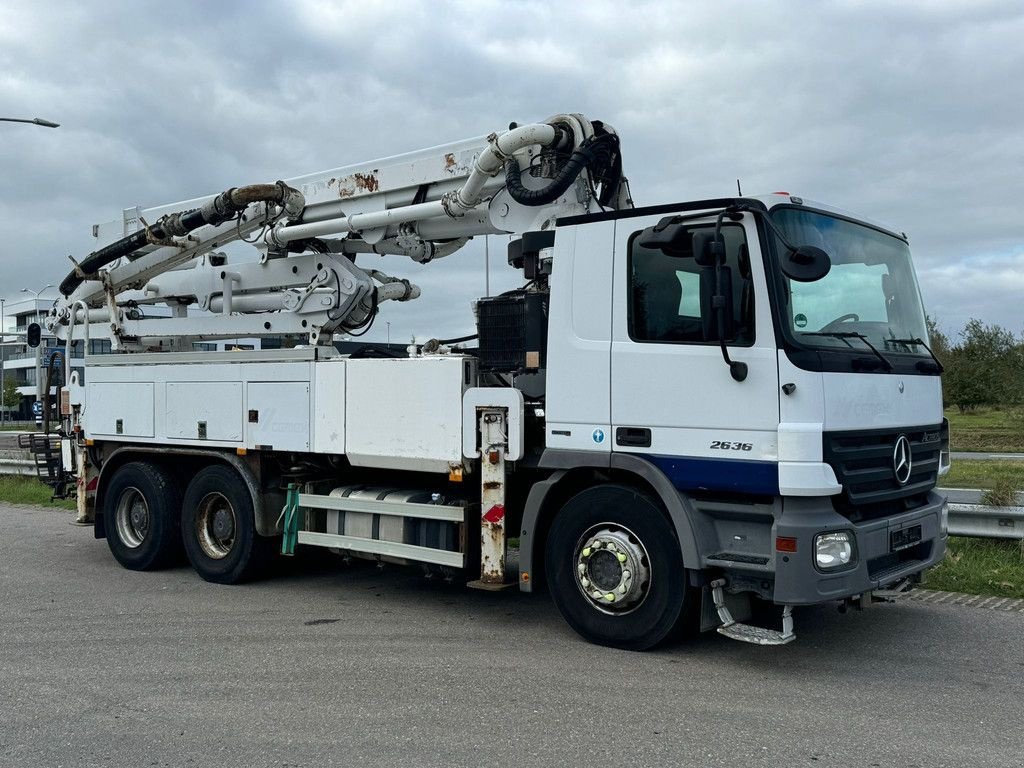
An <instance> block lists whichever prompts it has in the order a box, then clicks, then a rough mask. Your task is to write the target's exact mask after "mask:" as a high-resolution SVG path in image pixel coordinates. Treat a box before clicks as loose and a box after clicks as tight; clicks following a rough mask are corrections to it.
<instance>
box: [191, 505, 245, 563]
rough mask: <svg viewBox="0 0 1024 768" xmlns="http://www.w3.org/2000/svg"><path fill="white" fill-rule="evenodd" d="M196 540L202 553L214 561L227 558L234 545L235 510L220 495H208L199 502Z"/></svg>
mask: <svg viewBox="0 0 1024 768" xmlns="http://www.w3.org/2000/svg"><path fill="white" fill-rule="evenodd" d="M196 538H197V539H198V541H199V546H200V547H201V548H202V550H203V553H204V554H205V555H206V556H207V557H209V558H212V559H214V560H220V559H221V558H224V557H227V556H228V554H229V553H230V552H231V548H232V547H233V546H234V543H235V510H234V507H232V506H231V502H230V501H229V500H228V499H227V497H225V496H224V495H223V494H220V493H216V492H214V493H209V494H207V495H206V496H205V497H204V498H203V500H202V501H200V502H199V509H198V510H197V513H196Z"/></svg>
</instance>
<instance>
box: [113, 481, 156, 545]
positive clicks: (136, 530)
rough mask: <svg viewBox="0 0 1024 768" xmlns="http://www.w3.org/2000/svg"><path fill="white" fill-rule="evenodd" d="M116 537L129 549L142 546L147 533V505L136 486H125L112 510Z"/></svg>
mask: <svg viewBox="0 0 1024 768" xmlns="http://www.w3.org/2000/svg"><path fill="white" fill-rule="evenodd" d="M114 527H115V528H116V530H117V537H118V538H119V539H120V540H121V543H122V544H124V545H125V546H126V547H128V548H129V549H137V548H138V547H141V546H142V542H143V541H145V540H146V536H147V535H148V534H149V505H148V504H146V499H145V497H144V496H143V495H142V492H141V491H140V490H139V489H138V488H125V490H124V491H122V493H121V496H120V498H119V499H118V500H117V507H116V508H115V510H114Z"/></svg>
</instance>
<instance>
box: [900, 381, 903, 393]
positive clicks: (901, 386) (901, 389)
mask: <svg viewBox="0 0 1024 768" xmlns="http://www.w3.org/2000/svg"><path fill="white" fill-rule="evenodd" d="M900 394H901V395H902V394H903V382H902V381H901V382H900Z"/></svg>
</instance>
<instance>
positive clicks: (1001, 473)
mask: <svg viewBox="0 0 1024 768" xmlns="http://www.w3.org/2000/svg"><path fill="white" fill-rule="evenodd" d="M1005 485H1009V486H1012V487H1013V488H1016V489H1017V490H1024V461H1019V460H1010V461H973V460H971V461H956V460H954V461H953V466H952V467H950V470H949V473H948V474H947V475H946V476H945V477H940V478H939V486H940V487H942V488H983V489H988V488H995V487H997V486H1005Z"/></svg>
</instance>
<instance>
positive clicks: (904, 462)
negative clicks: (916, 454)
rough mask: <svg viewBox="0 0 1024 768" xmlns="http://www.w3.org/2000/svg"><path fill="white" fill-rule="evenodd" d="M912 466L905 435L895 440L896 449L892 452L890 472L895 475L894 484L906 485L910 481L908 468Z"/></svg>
mask: <svg viewBox="0 0 1024 768" xmlns="http://www.w3.org/2000/svg"><path fill="white" fill-rule="evenodd" d="M912 466H913V459H912V458H911V455H910V441H909V440H908V439H907V436H906V435H900V436H899V437H897V438H896V448H895V450H893V452H892V471H893V474H895V475H896V482H897V483H899V484H900V485H906V484H907V480H909V479H910V468H911V467H912Z"/></svg>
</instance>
